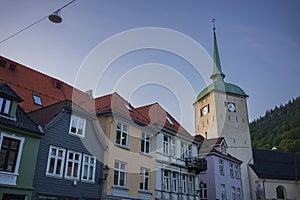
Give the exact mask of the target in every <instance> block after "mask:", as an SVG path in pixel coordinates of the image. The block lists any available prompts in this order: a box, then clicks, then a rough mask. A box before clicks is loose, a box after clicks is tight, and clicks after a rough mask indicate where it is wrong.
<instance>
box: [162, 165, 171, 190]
mask: <svg viewBox="0 0 300 200" xmlns="http://www.w3.org/2000/svg"><path fill="white" fill-rule="evenodd" d="M169 176H170V171H169V170H163V177H164V182H163V185H164V190H165V191H170V177H169Z"/></svg>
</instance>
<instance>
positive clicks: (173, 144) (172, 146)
mask: <svg viewBox="0 0 300 200" xmlns="http://www.w3.org/2000/svg"><path fill="white" fill-rule="evenodd" d="M171 156H173V157H176V139H174V138H172V139H171Z"/></svg>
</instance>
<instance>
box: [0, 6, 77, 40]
mask: <svg viewBox="0 0 300 200" xmlns="http://www.w3.org/2000/svg"><path fill="white" fill-rule="evenodd" d="M74 1H76V0H73V1H70V2H69V3H67V4H66V5H64V6H62V7H61V8H59V9H57V10H56V11H55V12H54V13H58V12H60V11H61V10H62V9H64V8H65V7H67V6H68V5H70V4H72V3H74ZM48 16H49V15H47V16H45V17H42V18H41V19H39V20H37V21H35V22H33V23H32V24H30V25H28V26H26V27H25V28H22V29H21V30H19V31H17V32H16V33H14V34H12V35H10V36H8V37H7V38H5V39H3V40H1V41H0V44H2V43H3V42H5V41H7V40H9V39H10V38H12V37H14V36H16V35H18V34H19V33H21V32H23V31H25V30H27V29H29V28H30V27H32V26H34V25H36V24H37V23H39V22H41V21H43V20H44V19H46V18H47V17H48Z"/></svg>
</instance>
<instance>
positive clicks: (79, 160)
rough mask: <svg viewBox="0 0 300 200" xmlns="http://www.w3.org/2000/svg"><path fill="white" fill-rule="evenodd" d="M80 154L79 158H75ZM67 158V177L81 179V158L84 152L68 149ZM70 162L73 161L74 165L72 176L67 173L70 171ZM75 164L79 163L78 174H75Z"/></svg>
mask: <svg viewBox="0 0 300 200" xmlns="http://www.w3.org/2000/svg"><path fill="white" fill-rule="evenodd" d="M70 153H72V154H73V156H74V157H73V158H72V159H70ZM76 155H78V156H79V157H78V160H76V159H75V156H76ZM66 157H67V159H66V166H65V179H68V180H79V179H80V172H81V158H82V154H81V153H79V152H76V151H71V150H68V151H67V156H66ZM69 162H72V167H71V176H68V175H67V173H68V166H69V165H68V164H69ZM75 164H78V168H77V175H76V176H74V175H73V174H74V165H75Z"/></svg>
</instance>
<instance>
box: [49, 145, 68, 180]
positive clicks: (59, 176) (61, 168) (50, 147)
mask: <svg viewBox="0 0 300 200" xmlns="http://www.w3.org/2000/svg"><path fill="white" fill-rule="evenodd" d="M52 149H56V150H57V152H58V151H59V150H61V151H62V156H61V157H59V156H58V154H57V152H56V154H55V156H54V155H52V154H51V152H52ZM65 155H66V149H63V148H60V147H56V146H52V145H50V146H49V152H48V159H47V167H46V176H52V177H57V178H62V177H63V169H64V164H65ZM51 158H53V159H55V162H54V169H53V172H54V173H49V168H50V161H51ZM57 160H61V166H60V173H59V174H55V171H56V169H57Z"/></svg>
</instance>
